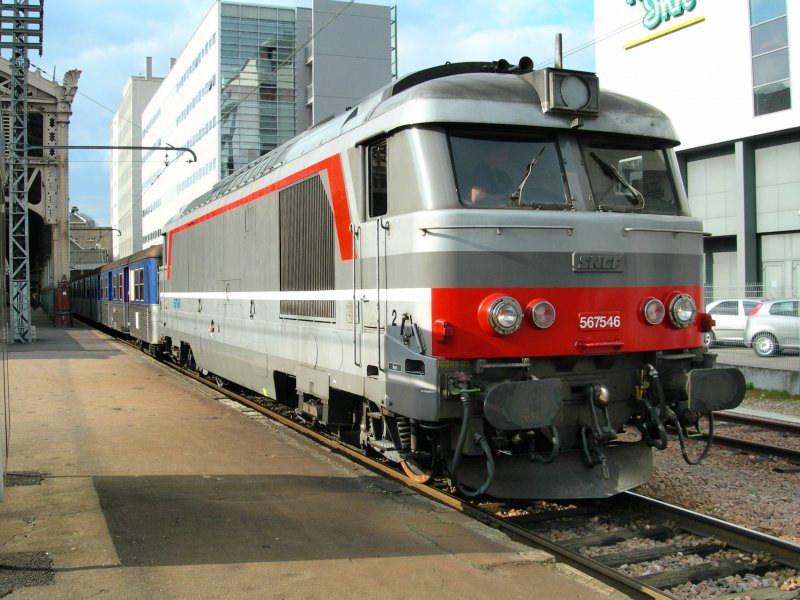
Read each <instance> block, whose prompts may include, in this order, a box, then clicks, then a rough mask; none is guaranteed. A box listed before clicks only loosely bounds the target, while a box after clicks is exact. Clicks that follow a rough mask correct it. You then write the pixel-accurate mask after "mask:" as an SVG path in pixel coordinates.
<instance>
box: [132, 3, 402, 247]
mask: <svg viewBox="0 0 800 600" xmlns="http://www.w3.org/2000/svg"><path fill="white" fill-rule="evenodd" d="M391 13H392V10H391V8H390V7H388V6H376V5H368V4H356V3H353V4H349V5H348V3H346V2H336V1H333V0H314V2H313V6H312V8H311V9H307V8H287V7H276V6H267V5H264V4H263V3H259V4H254V3H251V2H239V1H227V0H221V1H218V2H215V3H214V4H213V6H212V7H211V9H210V10H209V12H208V13H207V14H206V16H205V18H204V19H203V21H202V22H201V24H200V26H199V27H198V28H197V30H196V31H195V33H194V35H193V36H192V38H191V39H190V40H189V41H188V43H187V45H186V47H185V49H184V50H183V52H182V53H181V55H180V56H179V57H178V59H177V60H176V61H175V63H174V65H173V66H172V68H171V69H170V72H169V73H168V74H167V76H166V77H165V78H164V81H163V83H162V84H161V86H160V88H159V89H158V91H157V92H156V93H155V94H154V96H153V98H152V100H151V101H150V102H149V103H148V105H147V106H146V108H145V109H144V111H143V114H142V124H143V136H142V145H145V146H165V145H167V144H169V145H172V146H174V147H182V148H191V150H192V151H193V152H194V154H195V155H196V157H197V160H196V162H189V159H190V154H188V153H185V152H184V153H179V152H168V153H167V152H164V151H145V152H143V153H142V164H143V169H142V209H141V214H142V242H143V246H144V247H147V246H149V245H153V244H157V243H160V242H161V232H162V229H163V227H164V224H165V223H166V222H167V221H168V220H169V219H170V218H171V217H172V216H174V215H175V214H176V213H177V212H178V211H179V210H180V208H181V207H182V206H184V205H186V204H187V203H189V202H190V201H191V200H193V199H194V198H196V197H197V196H199V195H201V194H202V193H204V192H206V191H207V190H208V189H210V188H211V186H213V185H214V184H215V183H216V182H217V181H219V180H220V179H221V178H223V177H226V176H227V175H230V174H231V173H233V172H234V171H236V170H237V169H239V168H241V167H243V166H244V165H246V164H248V163H250V162H252V161H253V160H255V159H256V158H258V157H259V156H261V155H263V154H265V153H267V152H269V151H270V150H272V149H273V148H276V147H277V146H279V145H280V144H281V143H283V142H285V141H287V140H289V139H291V138H292V137H293V136H294V135H296V134H297V133H299V132H301V131H303V130H305V129H307V128H308V127H310V126H312V125H313V124H314V123H316V122H319V121H321V120H324V119H325V118H327V117H329V116H331V115H333V114H338V113H341V112H342V111H344V110H345V108H347V107H348V106H351V105H353V104H355V103H357V102H358V101H359V100H360V99H361V98H362V97H364V96H365V95H367V94H368V93H370V92H372V91H374V90H375V89H377V88H379V87H381V86H382V85H385V84H386V83H388V82H389V81H390V80H391V78H392V72H391V68H392V64H393V63H392V56H391V52H392V50H391V35H392V33H391V32H392V30H393V27H392V20H391ZM165 159H166V160H165ZM165 162H167V163H168V164H165Z"/></svg>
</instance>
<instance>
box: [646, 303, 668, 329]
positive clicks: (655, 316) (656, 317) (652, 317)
mask: <svg viewBox="0 0 800 600" xmlns="http://www.w3.org/2000/svg"><path fill="white" fill-rule="evenodd" d="M666 313H667V311H666V309H665V308H664V303H663V302H662V301H661V300H659V299H657V298H648V299H647V300H645V302H644V306H643V307H642V314H644V320H645V321H647V322H648V323H650V325H658V324H659V323H661V321H663V320H664V317H665V316H666Z"/></svg>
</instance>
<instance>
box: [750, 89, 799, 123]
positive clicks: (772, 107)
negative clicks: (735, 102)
mask: <svg viewBox="0 0 800 600" xmlns="http://www.w3.org/2000/svg"><path fill="white" fill-rule="evenodd" d="M754 93H755V109H756V116H758V115H767V114H769V113H774V112H778V111H780V110H787V109H789V108H791V107H792V97H791V93H790V88H789V82H788V81H780V82H778V83H771V84H769V85H765V86H762V87H758V88H756V89H755V90H754Z"/></svg>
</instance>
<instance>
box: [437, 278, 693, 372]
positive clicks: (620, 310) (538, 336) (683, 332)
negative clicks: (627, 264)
mask: <svg viewBox="0 0 800 600" xmlns="http://www.w3.org/2000/svg"><path fill="white" fill-rule="evenodd" d="M677 291H681V292H685V293H688V294H690V295H691V296H692V297H693V298H694V299H695V302H696V303H697V305H698V306H702V298H703V296H702V294H703V291H702V288H700V287H699V286H687V287H681V288H676V287H673V286H669V287H637V288H512V289H485V288H466V289H457V288H451V289H441V288H440V289H433V290H431V322H432V323H434V324H435V323H436V322H437V321H438V320H442V321H446V322H447V324H448V325H449V330H448V331H449V333H450V335H449V339H448V340H447V341H445V342H443V341H442V340H441V338H438V339H437V336H436V335H434V336H433V337H434V339H433V347H432V354H433V355H434V356H437V357H441V358H510V357H527V356H530V357H535V356H541V357H544V356H569V355H584V354H608V353H621V352H647V351H655V350H677V349H682V348H694V347H698V346H700V345H702V336H701V332H700V325H699V320H696V321H695V323H693V324H692V325H691V326H689V327H687V328H685V329H678V328H676V327H674V326H673V325H672V324H671V323H670V322H669V316H666V317H665V318H664V320H663V321H662V322H661V323H660V324H658V325H650V324H649V323H647V322H646V321H645V319H644V317H643V314H642V306H643V304H644V302H645V300H646V299H648V298H657V299H659V300H661V301H662V302H664V304H665V306H666V308H667V312H669V305H668V301H669V299H670V297H671V296H672V295H673V294H674V293H675V292H677ZM498 293H499V294H502V295H505V296H511V297H513V298H515V299H516V300H517V301H518V302H519V303H520V305H521V306H522V308H523V310H525V307H526V306H528V304H529V303H530V302H531V301H532V300H535V299H543V300H547V301H549V302H551V303H552V304H553V306H554V308H555V310H556V319H555V322H554V323H553V325H552V326H551V327H549V328H548V329H539V328H538V327H536V326H535V325H533V324H532V323H531V320H530V317H529V315H527V314H526V315H525V316H524V322H523V323H522V326H521V327H520V328H519V330H517V331H516V332H514V333H512V334H510V335H500V334H496V333H487V332H486V331H485V329H484V328H483V327H482V324H481V321H480V319H484V318H485V315H479V307H480V305H481V302H483V300H484V299H485V298H486V297H487V296H490V295H492V294H498ZM581 315H600V316H602V315H618V316H619V327H618V328H614V327H613V324H611V325H609V326H608V327H606V328H596V329H581V323H580V316H581Z"/></svg>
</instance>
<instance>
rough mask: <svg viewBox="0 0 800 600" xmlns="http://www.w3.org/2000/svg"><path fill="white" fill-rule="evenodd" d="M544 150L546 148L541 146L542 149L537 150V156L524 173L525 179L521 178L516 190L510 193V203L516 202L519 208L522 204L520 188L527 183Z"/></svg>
mask: <svg viewBox="0 0 800 600" xmlns="http://www.w3.org/2000/svg"><path fill="white" fill-rule="evenodd" d="M545 148H546V146H542V149H541V150H539V154H537V155H536V156H534V157H533V160H532V161H531V162H529V163H528V168H527V170H526V171H525V177H523V178H522V181H520V182H519V185H518V186H517V189H515V190H514V191H513V192H511V201H512V202H516V203H517V206H520V205H521V204H522V201H521V198H522V188H523V187H525V183H526V182H527V181H528V178H529V177H530V176H531V173H533V169H534V168H536V163H537V161H538V160H539V157H540V156H541V155H542V152H544V149H545Z"/></svg>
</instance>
